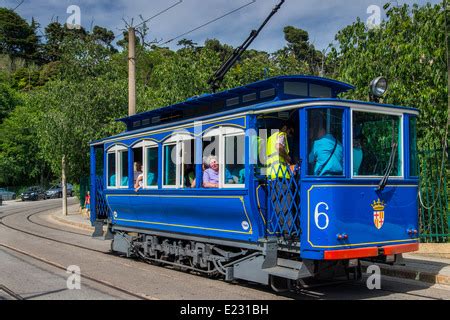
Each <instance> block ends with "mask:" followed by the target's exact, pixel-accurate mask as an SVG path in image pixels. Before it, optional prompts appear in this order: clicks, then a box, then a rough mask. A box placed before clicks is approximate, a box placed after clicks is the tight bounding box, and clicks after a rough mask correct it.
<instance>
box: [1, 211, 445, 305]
mask: <svg viewBox="0 0 450 320" xmlns="http://www.w3.org/2000/svg"><path fill="white" fill-rule="evenodd" d="M52 209H55V208H54V206H46V207H45V208H42V209H39V210H38V211H35V210H33V209H30V210H33V212H29V211H30V210H26V211H24V210H23V208H22V209H19V211H14V212H10V213H8V214H6V215H3V216H0V225H1V226H3V227H5V228H8V229H10V230H14V231H16V232H20V233H23V234H27V235H30V236H33V237H37V238H40V239H44V240H48V241H52V242H55V243H59V244H64V245H67V246H70V247H75V248H78V249H82V250H86V251H90V252H95V253H101V254H108V253H109V252H105V251H103V250H98V249H93V248H89V247H86V246H82V245H77V244H74V243H70V242H67V241H63V240H59V239H55V238H51V237H48V236H44V235H42V234H37V233H34V232H30V231H27V230H22V229H20V228H18V227H14V226H11V225H9V224H7V223H5V221H4V219H5V218H8V217H12V216H14V215H18V214H26V221H28V222H29V223H30V224H32V225H37V226H39V227H42V228H47V229H51V230H56V231H59V232H63V233H68V234H74V235H77V236H83V237H90V236H89V235H86V234H82V233H78V232H74V231H69V230H64V229H59V228H57V227H52V226H48V225H44V224H42V223H38V222H36V221H33V219H32V217H33V216H36V215H38V214H40V213H44V212H48V211H50V210H52ZM0 247H3V248H6V249H9V250H11V251H13V252H16V253H18V254H22V255H24V256H27V257H29V258H32V259H35V260H38V261H40V262H43V263H45V264H47V265H50V266H53V267H56V268H58V269H61V270H65V271H66V270H67V268H66V267H64V266H62V265H59V264H58V263H55V262H52V261H49V260H47V259H45V258H42V257H38V256H36V255H34V254H31V253H28V252H25V251H23V250H21V249H18V248H14V247H12V246H9V245H6V244H2V243H0ZM83 277H84V278H86V279H89V280H91V281H92V282H95V283H97V284H100V285H104V286H106V287H108V288H111V289H114V290H117V291H119V292H122V293H125V294H127V295H130V296H132V297H134V298H138V299H145V300H152V299H149V298H148V297H147V296H145V295H141V294H137V293H134V292H131V291H129V290H127V289H124V288H121V287H118V286H115V285H114V284H112V283H109V282H107V281H103V280H101V279H96V278H94V277H91V276H89V275H83ZM339 284H342V283H341V282H337V283H330V284H329V287H333V286H334V287H336V286H338V285H339ZM346 284H348V285H351V286H354V287H359V288H364V287H365V283H364V282H347V283H346ZM321 287H325V286H321ZM0 288H1V287H0ZM313 289H315V288H314V287H313V288H311V290H309V289H308V288H306V289H301V290H298V291H297V292H296V293H292V292H291V293H290V294H288V296H290V297H292V298H294V299H295V295H305V296H309V297H314V294H311V293H312V290H313ZM263 291H266V290H263ZM379 292H386V293H392V294H404V295H407V296H411V297H415V298H427V299H432V300H440V299H437V298H431V297H428V296H424V295H420V294H415V293H408V292H403V291H397V290H392V289H383V288H382V289H381V290H379ZM298 298H299V297H298V296H297V299H298ZM316 298H319V297H316Z"/></svg>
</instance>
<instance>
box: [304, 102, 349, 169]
mask: <svg viewBox="0 0 450 320" xmlns="http://www.w3.org/2000/svg"><path fill="white" fill-rule="evenodd" d="M333 132H334V133H335V135H336V137H338V134H339V133H340V134H339V135H340V136H341V139H342V111H341V110H338V109H318V110H311V111H310V114H309V146H310V153H309V157H308V162H309V164H310V171H309V174H310V175H314V176H319V177H320V176H341V175H343V172H344V170H343V147H342V143H341V141H339V139H336V137H335V135H333Z"/></svg>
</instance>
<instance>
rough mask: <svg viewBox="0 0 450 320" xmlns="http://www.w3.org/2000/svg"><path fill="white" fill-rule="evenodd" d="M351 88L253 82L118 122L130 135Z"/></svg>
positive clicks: (282, 80)
mask: <svg viewBox="0 0 450 320" xmlns="http://www.w3.org/2000/svg"><path fill="white" fill-rule="evenodd" d="M354 88H355V87H353V86H352V85H350V84H348V83H344V82H340V81H336V80H332V79H328V78H322V77H315V76H305V75H292V76H279V77H274V78H269V79H265V80H262V81H258V82H254V83H251V84H248V85H245V86H242V87H238V88H233V89H229V90H226V91H222V92H219V93H214V94H203V95H201V96H196V97H193V98H189V99H187V100H186V101H183V102H181V103H177V104H174V105H171V106H166V107H163V108H159V109H154V110H151V111H147V112H143V113H139V114H136V115H134V116H131V117H125V118H121V119H118V120H117V121H121V122H123V123H125V124H126V126H127V131H132V130H137V129H141V128H146V127H153V126H157V125H161V124H163V123H170V122H173V121H177V120H180V119H188V118H191V117H198V116H201V115H209V114H215V113H220V112H224V111H229V110H233V109H237V108H242V107H245V106H251V105H256V104H260V103H263V102H271V101H282V100H290V99H295V98H297V99H298V98H300V97H303V98H311V97H313V98H337V96H338V95H339V94H341V93H344V92H347V91H349V90H352V89H354Z"/></svg>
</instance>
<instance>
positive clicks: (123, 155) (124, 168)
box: [119, 151, 128, 187]
mask: <svg viewBox="0 0 450 320" xmlns="http://www.w3.org/2000/svg"><path fill="white" fill-rule="evenodd" d="M119 155H120V158H119V159H120V175H119V179H120V187H128V151H120V152H119Z"/></svg>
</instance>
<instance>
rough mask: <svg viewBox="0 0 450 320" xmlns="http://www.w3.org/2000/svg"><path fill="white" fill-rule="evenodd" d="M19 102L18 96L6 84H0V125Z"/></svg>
mask: <svg viewBox="0 0 450 320" xmlns="http://www.w3.org/2000/svg"><path fill="white" fill-rule="evenodd" d="M20 102H21V99H20V96H19V94H18V93H17V92H16V91H15V90H13V89H12V88H11V87H10V86H9V85H8V84H6V83H2V82H0V125H1V124H2V122H3V119H4V118H6V117H7V116H8V114H9V113H10V112H12V111H13V110H14V108H15V107H16V106H17V105H19V104H20Z"/></svg>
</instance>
